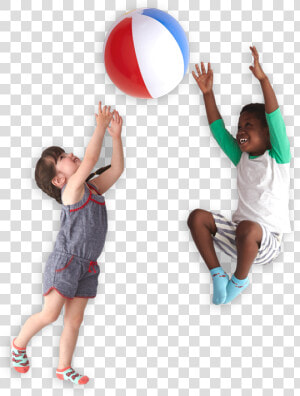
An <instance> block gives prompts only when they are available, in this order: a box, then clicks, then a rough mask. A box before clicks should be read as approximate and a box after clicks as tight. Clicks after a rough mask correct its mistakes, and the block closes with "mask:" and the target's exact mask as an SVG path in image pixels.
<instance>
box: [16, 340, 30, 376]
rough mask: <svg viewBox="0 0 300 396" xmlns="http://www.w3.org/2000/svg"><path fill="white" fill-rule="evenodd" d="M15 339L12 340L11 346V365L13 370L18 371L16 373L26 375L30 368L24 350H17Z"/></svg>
mask: <svg viewBox="0 0 300 396" xmlns="http://www.w3.org/2000/svg"><path fill="white" fill-rule="evenodd" d="M16 338H17V337H16ZM16 338H14V339H13V342H12V345H11V357H12V365H13V368H14V369H15V370H16V371H18V373H27V371H28V370H29V367H30V366H29V360H28V357H27V355H26V348H19V347H18V346H16V344H15V339H16Z"/></svg>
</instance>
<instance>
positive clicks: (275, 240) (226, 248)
mask: <svg viewBox="0 0 300 396" xmlns="http://www.w3.org/2000/svg"><path fill="white" fill-rule="evenodd" d="M211 213H212V215H213V217H214V220H215V223H216V227H217V232H216V235H215V236H213V240H214V242H215V244H216V246H218V247H219V248H220V249H221V250H222V251H223V252H224V253H226V254H227V255H228V256H230V257H232V258H234V259H237V250H236V243H235V234H236V228H237V226H238V224H239V223H235V222H234V221H230V220H227V219H226V218H225V217H224V216H222V215H220V214H219V213H214V212H211ZM258 224H259V225H260V226H261V228H262V240H261V243H260V248H259V250H258V253H257V256H256V258H255V260H254V261H253V263H252V264H260V265H263V264H268V263H271V262H272V261H273V260H275V258H276V257H277V256H278V255H279V254H280V253H281V240H282V234H279V233H276V232H271V231H269V230H268V229H267V228H266V227H265V226H264V225H262V224H260V223H258Z"/></svg>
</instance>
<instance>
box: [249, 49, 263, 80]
mask: <svg viewBox="0 0 300 396" xmlns="http://www.w3.org/2000/svg"><path fill="white" fill-rule="evenodd" d="M250 49H251V51H252V55H253V58H254V67H253V66H249V69H250V70H251V71H252V73H253V74H254V76H255V77H256V78H257V79H258V80H259V81H262V80H264V79H265V78H266V75H265V73H264V71H263V69H262V67H261V65H260V64H259V61H258V60H259V56H258V52H257V49H256V47H255V46H253V47H250Z"/></svg>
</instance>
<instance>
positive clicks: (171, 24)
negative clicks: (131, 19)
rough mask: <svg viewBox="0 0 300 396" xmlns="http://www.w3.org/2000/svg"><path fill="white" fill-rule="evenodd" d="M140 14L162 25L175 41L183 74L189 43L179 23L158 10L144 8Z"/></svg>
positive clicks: (185, 68) (186, 63)
mask: <svg viewBox="0 0 300 396" xmlns="http://www.w3.org/2000/svg"><path fill="white" fill-rule="evenodd" d="M142 14H144V15H147V16H149V17H151V18H153V19H156V20H157V21H158V22H160V23H161V24H162V25H164V26H165V28H166V29H168V30H169V32H170V33H171V34H172V35H173V37H174V38H175V40H176V41H177V44H178V45H179V48H180V50H181V53H182V56H183V62H184V74H185V73H186V71H187V67H188V64H189V43H188V40H187V38H186V35H185V33H184V30H183V29H182V27H181V26H180V24H179V22H178V21H177V20H176V19H175V18H173V17H172V16H171V15H169V14H167V13H166V12H164V11H161V10H158V9H157V8H146V9H144V10H143V12H142Z"/></svg>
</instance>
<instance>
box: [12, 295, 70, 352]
mask: <svg viewBox="0 0 300 396" xmlns="http://www.w3.org/2000/svg"><path fill="white" fill-rule="evenodd" d="M44 298H45V302H44V307H43V309H42V311H41V312H38V313H36V314H34V315H32V316H30V318H28V319H27V320H26V322H25V323H24V325H23V327H22V329H21V331H20V333H19V335H18V336H17V337H16V338H15V341H14V343H15V345H16V346H17V347H19V348H26V346H27V344H28V342H29V341H30V339H31V338H32V337H33V336H34V335H35V334H36V333H38V332H39V331H40V330H41V329H42V328H43V327H45V326H47V325H48V324H50V323H52V322H55V321H56V319H57V318H58V317H59V314H60V311H61V309H62V307H63V305H64V303H65V302H66V299H65V298H64V297H62V296H61V295H60V294H58V293H57V292H56V291H55V290H51V292H50V293H49V294H48V295H47V296H45V297H44Z"/></svg>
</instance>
